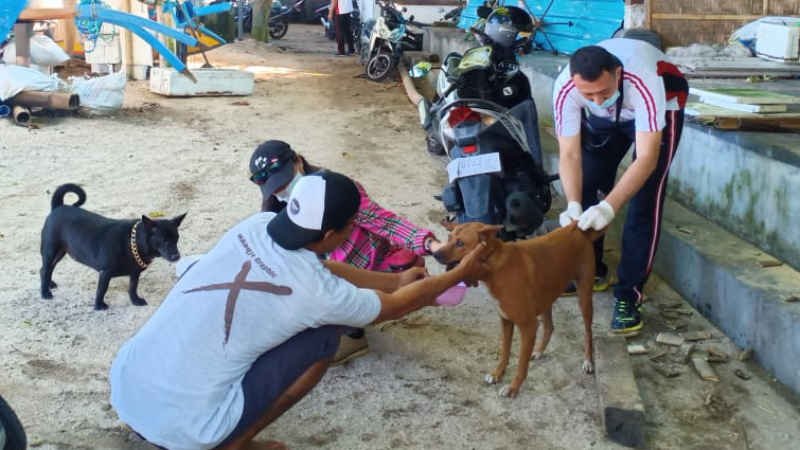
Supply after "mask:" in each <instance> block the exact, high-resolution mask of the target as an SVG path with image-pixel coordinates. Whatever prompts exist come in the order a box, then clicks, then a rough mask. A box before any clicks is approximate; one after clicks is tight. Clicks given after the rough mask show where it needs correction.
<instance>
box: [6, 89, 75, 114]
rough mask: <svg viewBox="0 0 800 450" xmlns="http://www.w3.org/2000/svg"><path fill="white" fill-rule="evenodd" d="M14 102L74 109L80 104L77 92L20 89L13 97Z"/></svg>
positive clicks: (34, 106)
mask: <svg viewBox="0 0 800 450" xmlns="http://www.w3.org/2000/svg"><path fill="white" fill-rule="evenodd" d="M14 104H15V105H21V106H27V107H29V108H31V107H33V108H45V109H57V110H66V111H75V110H76V109H78V107H79V106H80V104H81V101H80V97H78V95H77V94H67V93H62V92H41V91H22V92H20V93H19V94H17V95H16V96H15V97H14Z"/></svg>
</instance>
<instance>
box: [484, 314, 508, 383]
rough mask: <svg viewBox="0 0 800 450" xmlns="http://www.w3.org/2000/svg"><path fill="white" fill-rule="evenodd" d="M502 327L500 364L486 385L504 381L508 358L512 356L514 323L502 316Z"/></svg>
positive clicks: (489, 376) (490, 375) (487, 379)
mask: <svg viewBox="0 0 800 450" xmlns="http://www.w3.org/2000/svg"><path fill="white" fill-rule="evenodd" d="M500 326H501V328H502V331H503V344H502V347H500V363H499V364H497V368H496V369H494V372H492V373H490V374H489V375H486V384H495V383H497V382H498V381H500V380H502V379H503V375H505V373H506V367H508V358H509V357H510V355H511V339H512V338H513V337H514V322H512V321H510V320H508V319H506V318H505V317H503V316H502V313H501V316H500Z"/></svg>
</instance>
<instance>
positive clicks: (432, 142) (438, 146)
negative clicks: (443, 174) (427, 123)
mask: <svg viewBox="0 0 800 450" xmlns="http://www.w3.org/2000/svg"><path fill="white" fill-rule="evenodd" d="M425 143H426V144H428V153H430V154H431V155H436V156H442V155H444V154H445V153H446V152H445V149H444V145H442V143H441V142H439V140H438V139H436V138H435V137H433V136H431V135H430V134H429V135H427V136H425Z"/></svg>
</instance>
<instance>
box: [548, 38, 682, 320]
mask: <svg viewBox="0 0 800 450" xmlns="http://www.w3.org/2000/svg"><path fill="white" fill-rule="evenodd" d="M688 91H689V85H688V83H687V82H686V79H685V78H684V77H683V75H682V74H681V73H680V71H679V70H678V69H677V68H676V67H675V66H674V65H672V64H670V63H669V62H668V61H667V57H666V55H664V53H662V52H661V51H660V50H658V49H657V48H655V47H654V46H652V45H651V44H649V43H647V42H644V41H641V40H635V39H624V38H618V39H609V40H606V41H603V42H600V43H599V44H597V45H593V46H588V47H583V48H581V49H579V50H578V51H576V52H575V53H574V54H573V55H572V57H571V58H570V63H569V65H568V66H567V67H566V68H564V70H563V71H562V72H561V74H560V75H559V77H558V78H557V79H556V83H555V86H554V91H553V114H554V119H555V129H556V134H557V135H558V144H559V152H560V159H559V174H560V176H561V183H562V186H563V188H564V193H565V195H566V197H567V200H568V205H567V209H566V211H564V212H563V213H562V214H561V215H560V217H559V221H560V222H561V225H562V226H563V225H566V224H569V223H570V222H571V221H573V220H577V221H578V227H580V228H581V229H584V230H585V229H588V228H593V229H596V230H601V229H603V228H606V227H607V226H608V225H609V223H611V221H612V220H613V219H614V216H615V214H616V212H617V211H619V209H620V208H622V207H623V206H624V205H625V204H626V203H627V204H628V213H627V217H626V219H625V226H624V231H623V236H622V258H621V261H620V265H619V269H618V275H619V281H618V283H617V285H616V286H615V288H614V297H615V306H614V315H613V318H612V321H611V330H612V331H613V332H615V333H620V334H626V333H631V332H635V331H637V330H639V329H640V328H641V327H642V325H643V322H642V318H641V315H640V313H639V305H640V304H641V301H642V299H643V295H642V289H643V287H644V283H645V281H647V277H648V276H649V274H650V271H651V270H652V267H653V261H654V260H655V253H656V248H657V245H658V238H659V234H660V232H661V217H662V213H663V209H664V195H665V192H666V186H667V177H668V175H669V167H670V165H671V164H672V160H673V158H674V157H675V151H676V150H677V148H678V142H679V141H680V137H681V131H682V129H683V108H684V105H685V104H686V98H687V96H688ZM632 143H635V150H634V154H633V162H632V163H631V165H630V166H628V168H627V169H626V170H625V173H624V174H623V175H622V177H621V178H620V180H619V182H618V183H616V185H615V184H614V181H615V179H616V175H617V168H618V167H619V164H620V162H621V161H622V158H623V157H624V156H625V154H626V153H627V152H628V150H629V148H630V147H631V144H632ZM595 257H596V262H597V276H596V279H595V290H605V289H607V287H608V269H607V267H606V265H605V264H603V241H602V239H601V240H598V241H597V242H596V245H595ZM567 290H568V292H569V291H573V292H574V284H572V285H570V287H568V288H567Z"/></svg>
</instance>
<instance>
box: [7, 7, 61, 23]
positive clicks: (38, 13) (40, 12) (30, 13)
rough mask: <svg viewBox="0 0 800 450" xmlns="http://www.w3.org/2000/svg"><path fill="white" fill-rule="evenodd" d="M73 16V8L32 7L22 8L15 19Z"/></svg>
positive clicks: (29, 19)
mask: <svg viewBox="0 0 800 450" xmlns="http://www.w3.org/2000/svg"><path fill="white" fill-rule="evenodd" d="M74 17H75V10H74V9H67V8H33V9H23V10H22V12H21V13H20V15H19V18H18V19H17V21H18V22H33V21H36V20H55V19H72V18H74Z"/></svg>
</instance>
